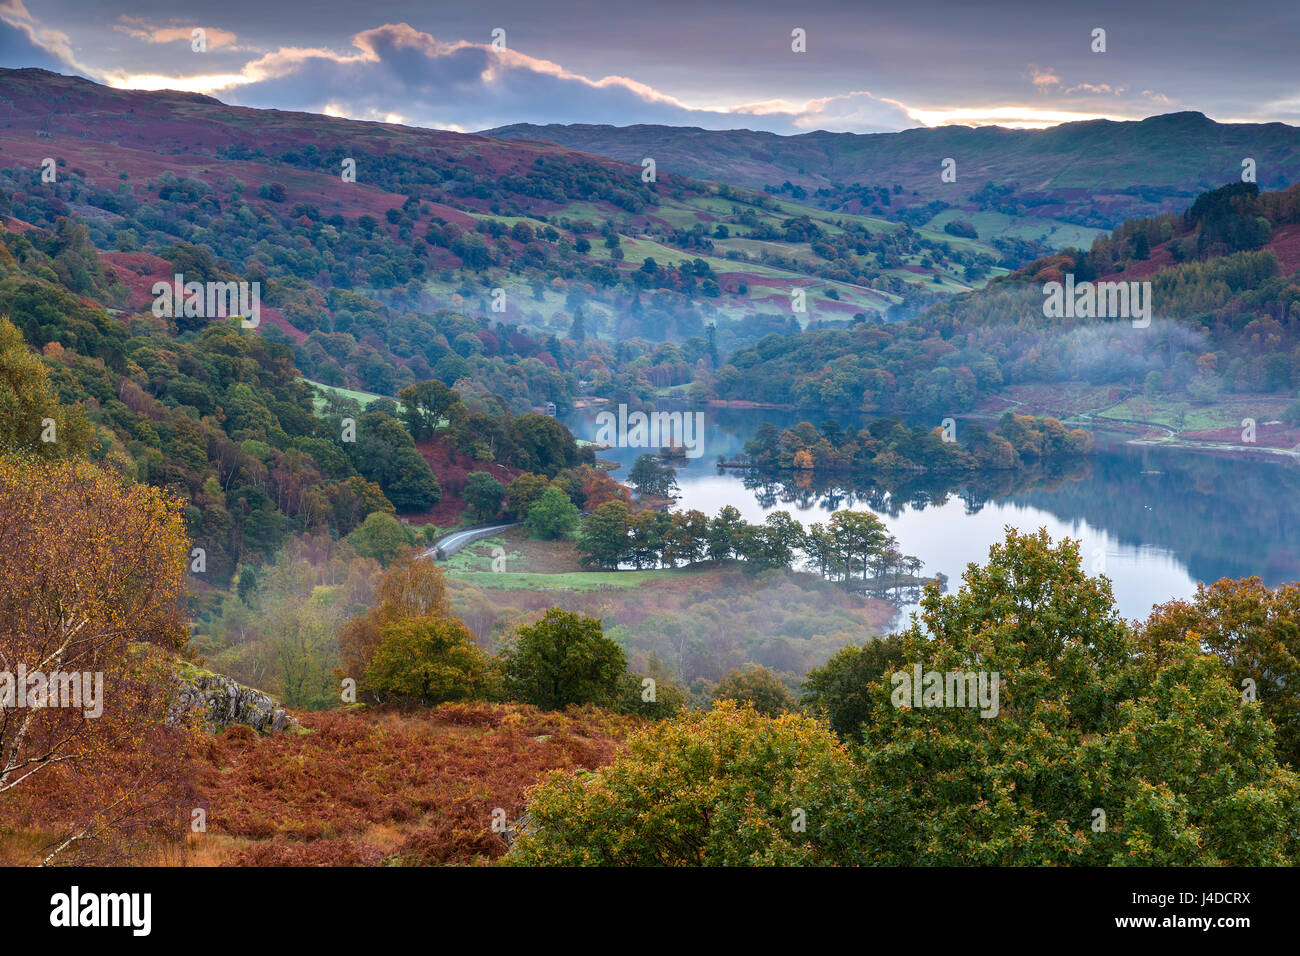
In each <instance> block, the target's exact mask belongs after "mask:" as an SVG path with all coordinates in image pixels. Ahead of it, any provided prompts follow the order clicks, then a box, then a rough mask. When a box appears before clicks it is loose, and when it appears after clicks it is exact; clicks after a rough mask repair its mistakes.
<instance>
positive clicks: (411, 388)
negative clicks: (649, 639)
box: [397, 379, 465, 441]
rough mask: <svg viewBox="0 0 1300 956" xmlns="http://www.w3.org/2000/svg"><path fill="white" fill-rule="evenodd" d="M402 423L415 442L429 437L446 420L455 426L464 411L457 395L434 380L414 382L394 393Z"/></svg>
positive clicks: (452, 389) (451, 389)
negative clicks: (398, 401) (400, 408)
mask: <svg viewBox="0 0 1300 956" xmlns="http://www.w3.org/2000/svg"><path fill="white" fill-rule="evenodd" d="M397 397H398V399H400V400H401V402H402V411H401V416H402V422H403V424H405V425H406V428H407V430H408V431H409V432H410V433H411V436H412V437H413V438H415V440H416V441H423V440H424V439H426V438H432V437H433V434H434V432H435V431H437V429H438V427H439V425H440V423H441V422H442V421H443V420H444V419H445V420H447V421H448V423H450V424H455V422H456V421H457V420H459V418H460V417H462V416H463V414H464V412H465V407H464V405H462V404H461V400H460V393H459V392H457V391H456V390H455V389H454V388H450V387H449V386H447V385H445V384H443V383H442V382H440V381H438V380H437V379H431V380H429V381H426V382H416V383H415V384H414V385H408V386H406V387H405V388H404V389H402V390H401V391H400V392H398V393H397Z"/></svg>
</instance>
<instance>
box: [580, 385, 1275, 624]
mask: <svg viewBox="0 0 1300 956" xmlns="http://www.w3.org/2000/svg"><path fill="white" fill-rule="evenodd" d="M599 411H600V409H598V408H592V409H582V410H579V411H577V412H574V413H573V414H571V415H569V416H567V417H566V418H565V424H567V425H568V426H569V428H570V429H572V430H573V432H574V434H575V435H576V436H578V437H579V438H585V439H589V440H594V439H595V436H596V431H597V424H596V415H597V413H598V412H599ZM803 420H807V416H798V415H795V414H793V413H790V412H783V411H775V410H752V409H745V410H736V409H705V410H704V430H703V435H704V437H703V441H702V449H703V453H702V455H701V456H700V457H699V458H696V459H693V460H686V461H677V462H674V464H675V465H676V466H677V483H678V485H679V486H680V489H681V490H680V492H679V496H680V497H679V498H678V501H677V503H676V506H675V509H674V510H684V509H689V508H697V509H699V510H700V511H703V512H704V513H706V514H708V515H710V516H712V515H714V514H717V512H718V510H719V509H721V508H722V507H723V506H724V505H732V506H734V507H735V508H737V509H738V510H739V511H740V513H741V514H742V515H743V516H744V517H745V519H746V520H748V521H751V522H760V521H762V520H763V518H764V516H765V515H767V514H768V513H770V512H772V511H778V510H784V511H788V512H790V514H791V515H793V516H794V517H795V518H797V519H798V520H799V521H800V522H801V523H802V524H803V525H804V526H805V527H807V526H808V525H810V524H812V523H813V522H818V521H820V522H823V523H824V522H825V521H826V520H827V518H828V517H829V516H830V514H832V513H833V512H834V511H836V510H840V509H845V508H848V509H854V510H869V511H872V512H874V513H875V514H877V515H878V516H879V517H880V518H881V519H882V520H883V521H884V522H885V524H886V525H887V526H888V527H889V530H890V532H891V533H892V534H893V535H894V536H895V537H897V538H898V541H899V547H900V548H901V550H902V551H903V552H904V553H905V554H913V555H916V556H917V557H918V558H920V559H921V560H922V561H924V562H925V568H924V571H923V573H924V574H927V575H934V574H936V573H938V572H942V573H943V574H945V575H947V576H948V579H949V590H950V591H951V590H953V589H955V588H956V587H957V586H958V585H959V583H960V577H961V573H962V571H963V570H964V569H965V567H966V565H967V564H968V563H970V562H982V561H984V560H985V558H986V557H987V555H988V548H989V546H990V545H991V544H993V543H994V542H996V541H999V540H1001V539H1002V537H1003V528H1004V526H1006V525H1011V526H1013V527H1015V528H1018V529H1020V530H1021V531H1033V530H1036V529H1038V528H1040V527H1044V528H1046V529H1047V530H1048V532H1049V533H1050V534H1051V535H1052V537H1053V539H1060V538H1062V537H1066V536H1068V537H1071V538H1075V539H1078V540H1080V541H1081V553H1082V555H1083V559H1084V564H1085V566H1086V567H1087V568H1088V569H1089V570H1090V571H1097V572H1100V573H1104V574H1105V575H1106V576H1107V577H1109V578H1110V579H1111V582H1112V584H1113V588H1114V593H1115V598H1116V602H1117V604H1118V606H1119V610H1120V613H1121V614H1123V615H1124V616H1125V617H1127V618H1145V617H1146V615H1147V613H1148V612H1149V611H1150V610H1151V607H1152V605H1153V604H1159V603H1163V602H1165V601H1169V600H1173V599H1175V598H1187V597H1190V596H1192V595H1193V594H1194V593H1195V591H1196V584H1197V582H1198V581H1206V582H1209V581H1215V580H1218V579H1219V578H1221V577H1244V576H1247V575H1258V576H1260V577H1261V578H1263V579H1264V581H1265V583H1267V584H1270V585H1275V584H1279V583H1282V582H1287V581H1294V580H1300V507H1298V506H1300V467H1298V466H1297V465H1296V464H1294V462H1293V460H1290V459H1284V458H1281V457H1275V456H1271V455H1267V454H1262V453H1260V454H1249V455H1242V456H1239V457H1231V458H1229V457H1223V456H1220V455H1215V454H1206V453H1200V452H1194V451H1189V450H1186V449H1177V448H1159V447H1149V446H1133V445H1126V444H1124V443H1123V441H1122V440H1121V439H1120V438H1118V437H1115V436H1110V437H1108V436H1105V435H1095V436H1094V438H1095V439H1096V442H1097V447H1098V448H1099V452H1098V453H1097V454H1095V455H1092V456H1090V457H1089V458H1088V459H1087V460H1086V461H1084V462H1083V463H1081V464H1080V465H1079V466H1078V467H1077V468H1074V469H1072V470H1071V471H1070V472H1069V473H1068V474H1063V475H1055V476H1032V475H1031V476H1011V475H1006V474H1001V473H995V474H989V475H976V476H972V477H966V478H962V479H953V478H951V477H950V476H922V477H919V478H910V477H909V478H907V479H904V480H902V481H897V482H883V483H876V484H866V485H863V484H860V483H856V484H855V482H854V481H853V479H852V477H851V476H841V475H837V476H831V477H829V478H825V479H823V478H821V477H818V478H817V479H816V480H813V481H807V480H805V481H804V482H803V485H804V486H803V487H800V486H798V485H795V484H794V483H792V482H791V481H790V480H789V479H786V480H784V481H783V480H781V479H780V478H779V477H777V476H770V475H762V476H754V475H752V474H747V473H746V472H743V471H737V470H731V469H728V470H722V469H719V468H718V467H717V459H718V456H719V455H725V456H727V457H731V456H733V455H738V454H741V453H742V452H743V450H744V444H745V441H746V440H747V439H748V438H750V437H752V436H753V434H754V432H755V430H756V429H757V428H758V426H759V424H761V423H762V422H763V421H770V422H772V423H773V424H775V425H778V426H781V427H785V426H788V425H792V424H795V423H797V422H798V421H803ZM814 420H815V421H816V420H820V418H819V417H814ZM644 452H645V449H641V448H613V449H609V450H607V451H602V452H600V453H599V454H600V457H602V458H605V459H609V460H612V461H617V462H619V463H620V464H621V465H622V466H623V467H622V468H620V469H619V470H618V471H616V472H614V474H615V476H616V477H621V476H625V475H626V473H627V469H628V467H629V466H630V465H631V464H632V462H634V461H635V460H636V458H637V456H638V455H641V454H643V453H644ZM912 609H914V608H913V606H909V605H905V606H904V607H903V611H904V612H907V611H909V610H912Z"/></svg>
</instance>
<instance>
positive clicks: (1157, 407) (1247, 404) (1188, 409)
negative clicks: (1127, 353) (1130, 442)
mask: <svg viewBox="0 0 1300 956" xmlns="http://www.w3.org/2000/svg"><path fill="white" fill-rule="evenodd" d="M1288 404H1290V403H1289V401H1288V399H1287V398H1286V397H1285V396H1279V397H1273V396H1268V397H1242V398H1231V399H1224V400H1221V401H1219V402H1216V403H1215V404H1213V405H1192V404H1189V403H1187V402H1179V401H1176V400H1173V399H1168V398H1154V399H1148V398H1146V397H1145V396H1143V395H1135V396H1132V397H1131V398H1129V399H1127V400H1125V401H1123V402H1120V403H1119V404H1118V405H1116V406H1114V407H1113V408H1109V409H1107V410H1106V411H1104V412H1101V413H1099V414H1098V415H1097V418H1098V419H1108V418H1109V419H1128V420H1130V421H1140V422H1150V423H1151V424H1153V425H1161V426H1163V427H1165V428H1169V429H1172V430H1174V431H1193V432H1195V431H1208V430H1211V429H1216V428H1239V427H1240V426H1241V420H1242V419H1243V418H1253V419H1255V420H1256V421H1257V422H1266V421H1272V420H1274V419H1276V418H1278V417H1279V416H1280V415H1281V413H1282V409H1284V408H1285V407H1286V406H1287V405H1288Z"/></svg>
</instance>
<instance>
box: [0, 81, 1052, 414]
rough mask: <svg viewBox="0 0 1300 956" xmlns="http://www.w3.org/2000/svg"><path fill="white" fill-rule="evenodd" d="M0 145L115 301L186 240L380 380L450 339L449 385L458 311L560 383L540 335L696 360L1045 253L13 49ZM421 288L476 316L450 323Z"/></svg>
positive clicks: (528, 400) (36, 213) (168, 262)
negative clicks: (34, 62)
mask: <svg viewBox="0 0 1300 956" xmlns="http://www.w3.org/2000/svg"><path fill="white" fill-rule="evenodd" d="M0 157H2V161H3V163H4V166H5V170H4V172H3V173H0V191H2V192H3V194H4V196H5V199H4V203H3V208H0V214H4V215H5V216H7V217H9V218H10V219H11V220H16V222H11V228H14V229H19V230H21V229H25V228H27V227H28V226H31V225H35V226H40V227H43V228H47V229H49V228H53V227H54V226H55V225H56V223H57V221H58V219H59V217H63V216H69V215H72V216H75V217H77V218H79V219H81V220H84V222H85V224H86V225H87V227H88V229H89V230H90V236H91V241H92V244H93V245H94V246H95V247H96V248H97V249H99V250H101V251H109V250H111V251H112V252H114V253H121V254H127V255H130V256H135V258H121V257H115V256H110V257H109V262H110V265H111V266H112V269H113V271H114V272H115V273H116V278H117V281H118V282H120V283H121V284H122V285H123V286H124V287H125V289H126V293H124V295H123V297H122V298H121V299H120V300H119V301H117V302H114V303H113V305H114V306H116V307H121V308H127V309H131V310H136V309H140V308H143V307H145V306H146V305H148V304H149V302H150V292H149V290H150V289H151V288H152V285H153V283H154V282H155V281H158V280H160V279H165V278H168V277H170V276H171V275H172V274H173V272H174V271H176V269H175V266H176V264H177V255H176V250H175V247H176V246H177V244H178V243H189V244H191V245H194V246H201V247H203V248H204V249H206V250H208V252H209V253H210V256H211V258H212V260H213V262H212V264H211V267H212V268H213V269H214V270H216V271H220V272H222V273H223V274H224V276H225V277H226V278H241V277H242V278H246V279H248V280H259V281H265V282H266V284H267V286H268V288H267V290H266V295H265V299H266V304H267V306H268V313H267V314H268V318H269V322H268V326H272V327H274V328H275V329H277V330H278V332H279V334H280V335H281V336H282V340H283V341H285V342H286V343H287V344H290V345H291V346H292V347H293V348H294V352H295V358H296V360H297V362H298V364H299V366H300V367H301V368H302V369H303V371H304V372H306V373H307V374H308V375H309V377H311V378H313V379H316V380H319V381H322V382H324V383H326V384H330V385H339V386H348V387H352V388H359V389H363V390H367V391H374V392H378V393H382V394H393V393H394V392H395V390H396V389H397V388H400V387H401V386H402V385H405V384H410V382H412V381H416V380H421V379H425V378H428V377H430V375H431V373H432V372H433V370H435V369H436V368H437V366H438V363H439V361H440V360H441V359H443V358H444V357H447V356H448V355H449V353H452V352H456V353H458V355H457V357H456V358H453V359H449V361H448V363H447V365H448V366H450V367H444V369H443V370H442V371H440V372H439V374H438V377H440V378H443V379H444V380H445V381H447V383H448V384H451V383H452V382H454V381H455V380H456V379H457V378H460V377H465V371H464V369H463V368H462V367H461V363H460V361H459V360H460V359H466V360H470V362H471V364H480V363H477V362H476V361H475V359H476V358H478V357H482V358H483V359H484V360H485V361H486V363H487V364H492V360H493V359H494V358H496V357H499V356H500V354H501V352H500V350H499V348H498V347H497V346H495V345H493V344H492V343H491V342H488V341H483V340H481V341H480V345H479V346H475V345H473V344H472V343H470V342H469V341H468V340H466V341H464V342H462V344H460V345H458V346H454V345H453V343H454V342H455V340H456V337H457V336H458V335H461V334H462V333H464V334H468V335H471V336H475V335H477V334H478V333H479V332H484V331H491V332H492V334H493V336H494V337H495V338H496V339H498V340H500V339H503V338H509V337H510V336H511V335H512V334H513V333H514V331H515V330H518V329H519V328H520V327H527V328H528V329H530V330H532V331H531V334H529V335H528V336H527V338H526V340H525V341H524V342H523V343H521V345H520V347H519V348H518V351H520V352H523V353H524V354H525V355H535V354H539V353H543V352H549V353H550V354H551V355H552V357H553V358H554V360H555V364H556V366H557V367H558V368H559V370H560V371H561V372H569V371H574V372H575V375H574V377H573V381H574V382H576V380H577V379H579V378H587V379H590V378H591V377H592V374H593V373H595V372H596V368H586V367H584V368H577V369H574V368H572V366H573V365H574V363H577V362H582V361H585V360H587V359H588V358H589V354H587V353H584V352H582V351H580V350H579V351H573V350H572V349H569V348H568V347H566V346H561V345H560V344H559V338H561V337H567V338H569V339H572V340H574V341H575V342H578V343H582V342H584V341H585V340H587V339H590V340H591V341H590V343H589V345H590V346H595V343H596V342H598V341H599V340H601V339H606V340H610V341H613V340H620V341H626V342H635V341H636V340H642V341H645V342H647V343H649V344H651V345H653V344H656V343H658V342H661V341H665V340H668V341H673V342H678V343H684V342H687V341H690V340H692V339H695V340H696V341H697V343H698V344H697V345H696V346H693V348H694V349H695V351H694V355H693V356H692V357H691V358H690V359H688V360H689V361H695V360H696V359H697V358H698V357H699V354H700V353H699V345H702V344H703V342H704V331H705V328H706V326H708V325H709V324H713V325H714V326H715V327H716V332H717V336H718V342H719V343H720V344H721V347H723V348H724V349H725V348H733V347H737V346H739V345H741V344H744V343H745V342H748V341H756V340H757V339H758V338H759V337H761V336H762V335H763V334H766V333H767V332H768V331H771V330H773V329H774V328H788V327H789V325H790V323H791V321H792V320H793V321H795V322H797V323H799V324H801V325H807V324H810V323H814V322H819V321H847V320H849V319H850V318H851V317H852V316H853V315H854V314H856V313H859V312H872V311H875V312H881V313H884V312H886V311H887V310H889V309H891V308H895V311H896V313H897V311H898V310H897V308H896V307H901V308H903V309H905V310H907V311H914V310H915V309H916V308H919V307H920V306H922V305H924V304H925V303H927V302H930V301H932V300H934V299H935V298H937V297H941V296H942V295H944V294H950V293H954V292H961V291H966V290H968V289H970V288H973V287H977V286H979V285H981V284H982V283H983V282H984V281H985V280H986V279H987V278H988V277H989V276H990V275H995V274H1001V273H1002V272H1004V271H1006V270H1007V269H1011V268H1015V267H1017V266H1019V265H1022V264H1023V263H1024V262H1026V261H1029V260H1030V259H1032V258H1034V257H1035V256H1036V255H1039V254H1041V253H1042V252H1045V251H1047V247H1040V246H1036V245H1033V244H1029V243H1025V242H1021V241H1013V240H1007V241H998V242H983V241H980V240H977V239H973V238H970V237H969V236H960V235H952V234H949V233H945V232H943V231H941V230H929V229H917V228H911V227H906V226H904V225H902V224H900V223H897V222H890V221H887V220H886V219H884V218H880V217H872V216H860V215H849V214H831V213H829V212H827V211H826V210H823V209H818V208H815V207H811V206H804V205H801V204H798V203H795V202H793V201H787V200H785V199H777V198H774V197H771V196H767V195H764V194H762V193H761V192H751V191H747V190H744V189H736V188H733V187H732V186H729V185H726V184H723V185H718V184H715V183H705V182H700V181H696V180H692V179H689V178H686V177H683V176H681V175H679V174H677V173H674V172H671V171H669V170H667V169H665V170H662V171H659V172H658V173H657V174H656V175H655V176H654V177H647V178H648V179H649V180H650V181H645V179H643V169H642V167H641V165H640V162H639V161H638V162H637V163H636V164H635V165H628V164H624V163H620V162H616V161H614V160H611V159H608V158H605V157H599V156H593V155H590V154H586V153H580V152H576V151H574V150H571V149H567V148H563V147H559V146H556V145H554V144H549V143H531V142H528V143H525V142H511V141H507V140H503V139H500V138H496V137H487V136H479V135H468V134H461V133H452V132H447V131H442V130H431V129H418V128H412V127H404V126H397V125H393V124H385V123H371V122H358V121H352V120H345V119H340V118H336V117H329V116H318V115H313V114H306V113H291V112H281V111H277V110H255V109H247V108H242V107H232V106H227V105H225V104H223V103H221V102H219V101H218V100H215V99H212V98H211V97H206V96H198V95H193V94H187V93H175V92H158V93H155V92H140V91H126V90H115V89H109V88H106V87H103V86H98V85H96V84H94V83H91V82H90V81H88V80H83V79H78V78H73V77H65V76H60V75H58V74H54V73H48V72H45V71H41V70H31V69H27V70H6V71H0ZM46 160H50V161H51V162H50V163H49V164H46ZM46 169H49V170H50V172H51V173H53V175H54V180H53V181H46V179H45V178H43V175H42V174H43V173H44V172H45V170H46ZM146 253H147V254H148V255H149V256H152V257H153V258H142V257H140V256H139V254H146ZM192 264H193V263H192V262H191V265H192ZM202 278H208V277H207V276H203V277H202ZM327 293H328V294H327ZM796 293H797V294H798V295H799V296H801V297H803V298H804V299H805V300H806V301H805V302H803V303H801V304H802V306H803V307H802V311H801V310H800V308H797V307H793V306H792V299H793V298H794V297H795V295H796ZM358 297H360V298H358ZM363 300H364V301H363ZM441 310H453V311H455V312H457V313H459V314H463V315H469V316H473V317H474V319H473V321H471V322H469V323H457V322H450V321H449V320H447V319H446V317H445V316H439V314H438V313H439V312H440V311H441ZM408 314H411V315H413V316H415V318H409V319H408V318H406V317H407V315H408ZM502 327H504V328H506V329H507V331H505V332H504V333H503V332H501V331H500V329H501V328H502ZM316 333H319V334H316ZM595 352H596V354H597V355H598V356H599V358H600V364H602V365H606V366H608V365H617V364H618V360H617V359H616V357H615V356H613V355H612V354H610V353H606V352H602V351H601V350H600V349H599V348H598V347H597V348H595ZM372 353H376V354H377V355H378V357H379V358H380V359H382V360H383V361H382V362H376V361H374V360H371V359H370V356H371V354H372ZM471 353H472V355H471ZM566 353H567V354H566ZM542 361H543V363H546V364H549V363H548V362H547V360H545V359H542ZM381 364H382V365H383V366H386V367H387V368H386V370H384V369H381V368H380V365H381ZM457 373H459V374H457ZM469 377H471V378H476V379H478V380H479V381H481V382H482V383H483V384H484V386H485V387H487V388H488V389H489V390H491V391H495V392H497V393H498V394H505V395H507V397H508V400H510V401H511V402H512V403H513V406H514V407H515V409H516V410H520V411H522V410H524V408H526V407H528V406H532V405H542V404H545V403H546V402H547V401H552V400H553V401H556V402H557V403H558V404H560V405H561V406H562V407H563V406H564V405H565V404H566V402H567V401H568V399H569V398H571V397H572V393H573V391H574V386H573V385H572V384H570V383H565V382H563V381H560V382H556V381H554V380H550V381H546V382H545V383H544V384H537V385H532V386H530V388H529V389H528V391H529V394H527V395H511V394H510V392H511V389H510V388H508V387H507V383H505V382H504V381H502V380H501V376H499V375H497V376H495V378H496V380H495V381H492V379H493V378H494V376H493V375H492V374H490V372H489V371H488V370H487V369H486V368H480V369H479V370H478V374H471V375H470V376H469ZM530 377H534V378H535V377H537V376H530Z"/></svg>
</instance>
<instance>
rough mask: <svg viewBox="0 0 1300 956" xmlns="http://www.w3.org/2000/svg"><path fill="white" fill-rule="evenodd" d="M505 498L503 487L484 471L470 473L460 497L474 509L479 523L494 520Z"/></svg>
mask: <svg viewBox="0 0 1300 956" xmlns="http://www.w3.org/2000/svg"><path fill="white" fill-rule="evenodd" d="M505 496H506V489H505V487H504V486H503V485H502V484H501V482H499V481H497V480H496V479H495V478H493V477H492V476H491V475H489V474H488V473H487V472H486V471H471V472H470V473H469V476H468V477H467V478H466V479H465V490H464V491H462V492H461V497H462V498H464V499H465V501H466V503H468V504H469V506H470V507H471V508H473V509H474V514H475V516H476V517H478V519H479V520H480V521H486V520H488V519H490V518H495V517H496V515H497V512H499V511H500V510H501V502H502V501H504V500H505Z"/></svg>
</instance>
